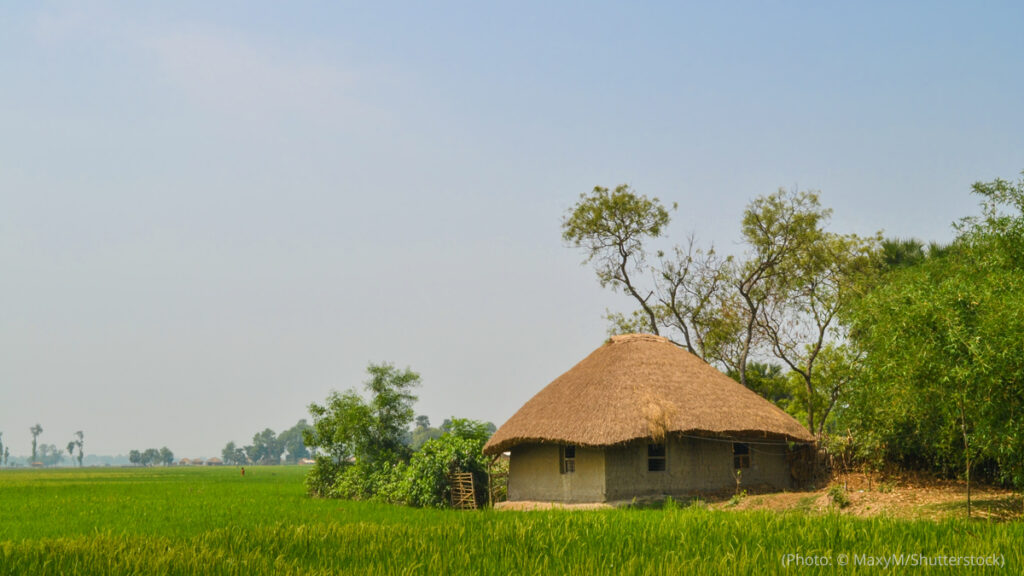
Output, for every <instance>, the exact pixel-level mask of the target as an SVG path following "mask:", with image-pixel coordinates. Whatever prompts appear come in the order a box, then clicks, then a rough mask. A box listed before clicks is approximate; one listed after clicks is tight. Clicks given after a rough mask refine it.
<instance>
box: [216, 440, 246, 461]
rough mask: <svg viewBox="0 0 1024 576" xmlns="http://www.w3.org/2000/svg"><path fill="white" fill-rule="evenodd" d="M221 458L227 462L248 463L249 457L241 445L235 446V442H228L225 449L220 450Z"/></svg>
mask: <svg viewBox="0 0 1024 576" xmlns="http://www.w3.org/2000/svg"><path fill="white" fill-rule="evenodd" d="M220 455H221V459H222V460H224V463H225V464H234V465H240V464H248V463H249V458H248V456H246V454H245V450H244V449H243V448H241V447H239V446H235V443H234V442H228V443H227V444H226V445H225V446H224V449H223V450H221V452H220Z"/></svg>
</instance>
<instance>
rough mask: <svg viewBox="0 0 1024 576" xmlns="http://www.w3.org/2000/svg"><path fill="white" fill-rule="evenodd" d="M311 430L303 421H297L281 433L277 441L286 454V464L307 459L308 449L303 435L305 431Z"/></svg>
mask: <svg viewBox="0 0 1024 576" xmlns="http://www.w3.org/2000/svg"><path fill="white" fill-rule="evenodd" d="M310 428H312V427H311V426H310V425H309V424H308V423H307V422H306V420H305V419H302V420H299V421H298V422H297V423H296V424H295V426H292V427H291V428H289V429H287V430H284V431H282V432H281V433H280V434H278V436H277V439H278V441H279V442H280V443H281V446H282V448H283V449H284V450H285V451H286V452H287V456H286V457H285V461H286V462H290V463H292V464H295V463H296V462H298V461H299V460H301V459H302V458H309V449H308V448H306V443H305V441H304V438H303V435H304V433H305V431H306V430H309V429H310Z"/></svg>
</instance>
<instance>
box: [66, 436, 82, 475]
mask: <svg viewBox="0 0 1024 576" xmlns="http://www.w3.org/2000/svg"><path fill="white" fill-rule="evenodd" d="M83 446H85V434H84V433H83V432H82V431H81V430H79V431H77V432H75V438H74V440H71V441H70V442H68V445H67V450H68V456H71V457H74V455H75V449H76V448H77V449H78V467H79V468H81V467H82V457H83V451H82V448H83Z"/></svg>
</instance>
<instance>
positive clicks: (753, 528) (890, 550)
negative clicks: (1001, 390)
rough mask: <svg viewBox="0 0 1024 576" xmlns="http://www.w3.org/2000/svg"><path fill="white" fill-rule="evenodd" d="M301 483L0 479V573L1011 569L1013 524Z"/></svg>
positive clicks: (229, 473) (25, 475) (194, 472)
mask: <svg viewBox="0 0 1024 576" xmlns="http://www.w3.org/2000/svg"><path fill="white" fill-rule="evenodd" d="M304 473H305V469H303V468H297V467H252V468H246V475H245V477H244V478H243V477H242V476H241V475H240V474H239V471H238V470H237V469H236V468H230V467H227V468H181V469H179V468H170V469H86V470H81V471H79V470H71V469H68V470H47V471H27V470H26V471H12V470H3V471H0V574H242V575H260V574H798V573H805V572H811V573H822V574H824V573H830V574H831V573H863V574H867V573H878V572H879V569H878V568H872V567H868V566H862V565H857V561H856V558H855V555H860V554H867V555H871V556H890V555H892V554H905V555H907V558H911V559H912V558H913V557H912V556H910V555H913V554H915V553H916V554H921V555H924V556H927V557H934V558H937V557H944V556H973V557H992V556H993V555H995V557H998V558H1001V559H1002V561H1003V563H1004V566H1003V567H1001V568H1000V567H990V568H980V569H978V568H973V569H968V570H965V569H964V568H962V567H959V568H958V567H953V566H945V567H944V566H938V567H931V568H922V567H906V566H904V567H902V568H896V569H889V570H887V571H886V572H889V573H894V574H901V573H907V574H918V573H920V574H924V573H928V574H931V573H949V574H961V573H971V574H984V573H992V574H1019V573H1022V572H1024V555H1022V550H1021V548H1022V544H1021V543H1022V542H1024V525H1022V524H1021V523H1019V522H1008V523H986V522H971V523H968V522H966V521H962V520H960V521H944V522H939V523H936V522H930V521H904V520H895V519H887V518H874V519H856V518H849V517H845V516H840V515H835V514H825V515H812V514H803V513H786V514H778V513H772V512H766V511H764V512H735V511H713V510H706V509H702V508H684V509H678V510H673V509H668V510H597V511H572V512H570V511H558V510H555V511H547V512H494V511H489V510H487V511H479V512H457V511H450V510H417V509H409V508H403V507H397V506H390V505H385V504H375V503H366V502H343V501H336V500H313V499H309V498H306V497H305V496H304V494H303V486H302V479H303V474H304ZM787 554H798V555H800V557H801V558H803V559H805V560H804V563H805V564H806V563H807V562H808V561H809V560H808V559H809V558H810V557H818V558H819V559H820V558H825V559H828V561H829V563H830V565H829V566H822V567H808V566H800V565H798V562H799V560H797V559H795V558H791V559H790V563H789V565H788V566H786V565H784V564H783V561H784V560H785V559H786V557H787V556H786V555H787ZM842 554H846V555H847V559H848V561H849V562H850V564H849V565H848V566H846V567H844V568H840V567H839V566H838V565H837V564H838V562H839V561H840V555H842ZM819 561H820V560H819ZM936 561H938V562H941V561H942V560H941V559H939V560H936Z"/></svg>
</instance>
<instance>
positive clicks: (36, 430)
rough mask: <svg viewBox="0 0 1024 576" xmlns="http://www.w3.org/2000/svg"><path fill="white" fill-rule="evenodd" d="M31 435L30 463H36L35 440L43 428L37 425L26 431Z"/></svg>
mask: <svg viewBox="0 0 1024 576" xmlns="http://www.w3.org/2000/svg"><path fill="white" fill-rule="evenodd" d="M28 430H29V432H31V433H32V462H33V463H34V462H36V439H37V438H38V437H39V435H40V434H42V433H43V427H42V426H40V425H39V424H36V425H35V426H33V427H31V428H29V429H28Z"/></svg>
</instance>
